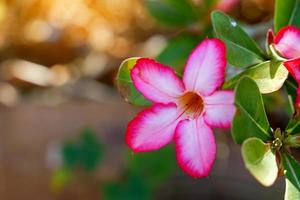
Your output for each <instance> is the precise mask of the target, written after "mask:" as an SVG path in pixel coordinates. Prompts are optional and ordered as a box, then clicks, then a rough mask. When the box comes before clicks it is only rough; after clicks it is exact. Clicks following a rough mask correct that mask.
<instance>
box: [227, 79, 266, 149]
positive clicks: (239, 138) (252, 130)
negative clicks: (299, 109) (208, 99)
mask: <svg viewBox="0 0 300 200" xmlns="http://www.w3.org/2000/svg"><path fill="white" fill-rule="evenodd" d="M235 104H236V108H237V111H236V113H235V116H234V119H233V122H232V128H231V133H232V137H233V139H234V140H235V142H236V143H238V144H241V143H242V142H243V141H244V140H246V139H247V138H250V137H257V138H260V139H262V140H263V141H266V140H270V139H271V138H272V136H271V134H270V125H269V122H268V119H267V115H266V112H265V108H264V104H263V100H262V97H261V94H260V92H259V90H258V87H257V85H256V83H255V82H254V81H253V80H252V79H251V78H249V77H244V78H242V79H241V80H240V82H239V83H238V85H237V87H236V90H235Z"/></svg>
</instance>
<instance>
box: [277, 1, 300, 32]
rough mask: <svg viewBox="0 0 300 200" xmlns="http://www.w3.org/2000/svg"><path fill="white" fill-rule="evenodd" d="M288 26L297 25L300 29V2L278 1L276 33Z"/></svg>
mask: <svg viewBox="0 0 300 200" xmlns="http://www.w3.org/2000/svg"><path fill="white" fill-rule="evenodd" d="M287 25H295V26H297V27H298V28H300V0H276V3H275V16H274V29H275V32H278V31H279V30H280V29H281V28H283V27H284V26H287Z"/></svg>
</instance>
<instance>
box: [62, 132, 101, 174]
mask: <svg viewBox="0 0 300 200" xmlns="http://www.w3.org/2000/svg"><path fill="white" fill-rule="evenodd" d="M62 154H63V165H64V167H65V168H68V169H75V168H77V167H82V168H83V169H85V170H87V171H88V172H89V171H93V170H95V169H96V168H97V166H98V165H99V163H100V161H101V158H102V154H103V152H102V146H101V144H100V142H99V140H98V138H97V137H96V136H95V134H94V132H93V131H92V130H90V129H83V131H82V132H81V135H80V138H79V140H78V141H68V142H66V143H65V144H64V146H63V149H62Z"/></svg>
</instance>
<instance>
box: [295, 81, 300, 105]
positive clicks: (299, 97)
mask: <svg viewBox="0 0 300 200" xmlns="http://www.w3.org/2000/svg"><path fill="white" fill-rule="evenodd" d="M295 107H296V110H298V109H299V108H300V87H299V85H298V88H297V97H296V102H295Z"/></svg>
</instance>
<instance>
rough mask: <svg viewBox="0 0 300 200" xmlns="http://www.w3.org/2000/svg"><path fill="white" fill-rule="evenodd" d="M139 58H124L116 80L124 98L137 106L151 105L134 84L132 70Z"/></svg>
mask: <svg viewBox="0 0 300 200" xmlns="http://www.w3.org/2000/svg"><path fill="white" fill-rule="evenodd" d="M138 59H139V58H128V59H126V60H124V61H123V62H122V63H121V65H120V68H119V71H118V74H117V78H116V82H117V86H118V89H119V92H120V93H121V94H122V96H123V97H124V99H125V100H126V101H127V102H128V103H131V104H133V105H137V106H149V105H151V103H150V101H148V100H147V99H146V98H145V97H144V96H143V95H142V94H141V93H140V92H139V91H138V90H137V89H136V88H135V87H134V85H133V83H132V80H131V77H130V70H131V69H132V68H133V67H134V65H135V63H136V61H137V60H138Z"/></svg>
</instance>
